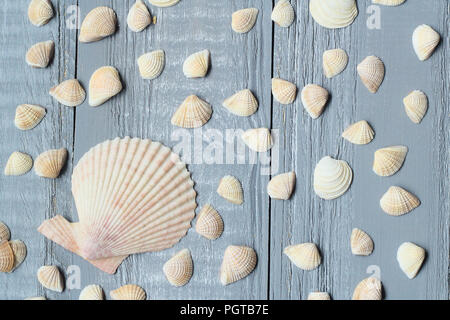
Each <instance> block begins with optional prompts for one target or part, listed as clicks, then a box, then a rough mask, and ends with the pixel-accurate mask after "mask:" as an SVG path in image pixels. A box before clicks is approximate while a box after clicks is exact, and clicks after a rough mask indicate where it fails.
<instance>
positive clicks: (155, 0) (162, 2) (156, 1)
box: [148, 0, 180, 8]
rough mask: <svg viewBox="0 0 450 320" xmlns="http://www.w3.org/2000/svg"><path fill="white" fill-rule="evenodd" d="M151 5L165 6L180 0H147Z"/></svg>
mask: <svg viewBox="0 0 450 320" xmlns="http://www.w3.org/2000/svg"><path fill="white" fill-rule="evenodd" d="M148 2H150V3H151V4H152V5H154V6H157V7H161V8H165V7H171V6H174V5H176V4H177V3H178V2H180V0H148Z"/></svg>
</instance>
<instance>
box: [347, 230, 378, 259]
mask: <svg viewBox="0 0 450 320" xmlns="http://www.w3.org/2000/svg"><path fill="white" fill-rule="evenodd" d="M350 247H351V249H352V253H353V254H354V255H357V256H368V255H371V254H372V251H373V241H372V238H371V237H370V236H369V235H368V234H367V233H365V232H364V231H362V230H361V229H358V228H354V229H353V231H352V235H351V237H350Z"/></svg>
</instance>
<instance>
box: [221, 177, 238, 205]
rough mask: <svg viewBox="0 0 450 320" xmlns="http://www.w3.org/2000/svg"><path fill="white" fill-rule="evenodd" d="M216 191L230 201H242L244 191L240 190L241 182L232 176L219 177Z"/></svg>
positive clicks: (235, 202)
mask: <svg viewBox="0 0 450 320" xmlns="http://www.w3.org/2000/svg"><path fill="white" fill-rule="evenodd" d="M217 193H218V194H219V195H220V196H221V197H222V198H224V199H225V200H228V201H230V202H231V203H234V204H242V203H244V191H243V190H242V185H241V182H240V181H239V180H238V179H236V178H235V177H233V176H225V177H223V178H222V179H220V183H219V187H218V188H217Z"/></svg>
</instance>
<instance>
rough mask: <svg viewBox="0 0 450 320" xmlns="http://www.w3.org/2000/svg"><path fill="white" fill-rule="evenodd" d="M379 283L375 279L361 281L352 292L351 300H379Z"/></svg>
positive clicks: (380, 292) (380, 296) (380, 294)
mask: <svg viewBox="0 0 450 320" xmlns="http://www.w3.org/2000/svg"><path fill="white" fill-rule="evenodd" d="M381 299H382V291H381V282H380V280H378V279H377V278H375V277H369V278H366V279H364V280H362V281H361V282H360V283H358V285H357V286H356V288H355V291H354V292H353V297H352V300H381Z"/></svg>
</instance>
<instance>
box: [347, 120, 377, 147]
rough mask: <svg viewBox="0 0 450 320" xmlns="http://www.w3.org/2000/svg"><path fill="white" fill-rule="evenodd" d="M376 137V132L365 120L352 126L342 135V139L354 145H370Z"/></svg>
mask: <svg viewBox="0 0 450 320" xmlns="http://www.w3.org/2000/svg"><path fill="white" fill-rule="evenodd" d="M374 136H375V132H374V131H373V129H372V127H371V126H370V125H369V123H368V122H367V121H365V120H361V121H358V122H356V123H354V124H352V125H351V126H349V127H348V128H347V129H345V131H344V132H343V133H342V138H344V139H345V140H348V141H350V142H351V143H354V144H368V143H370V142H371V141H372V140H373V138H374Z"/></svg>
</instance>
